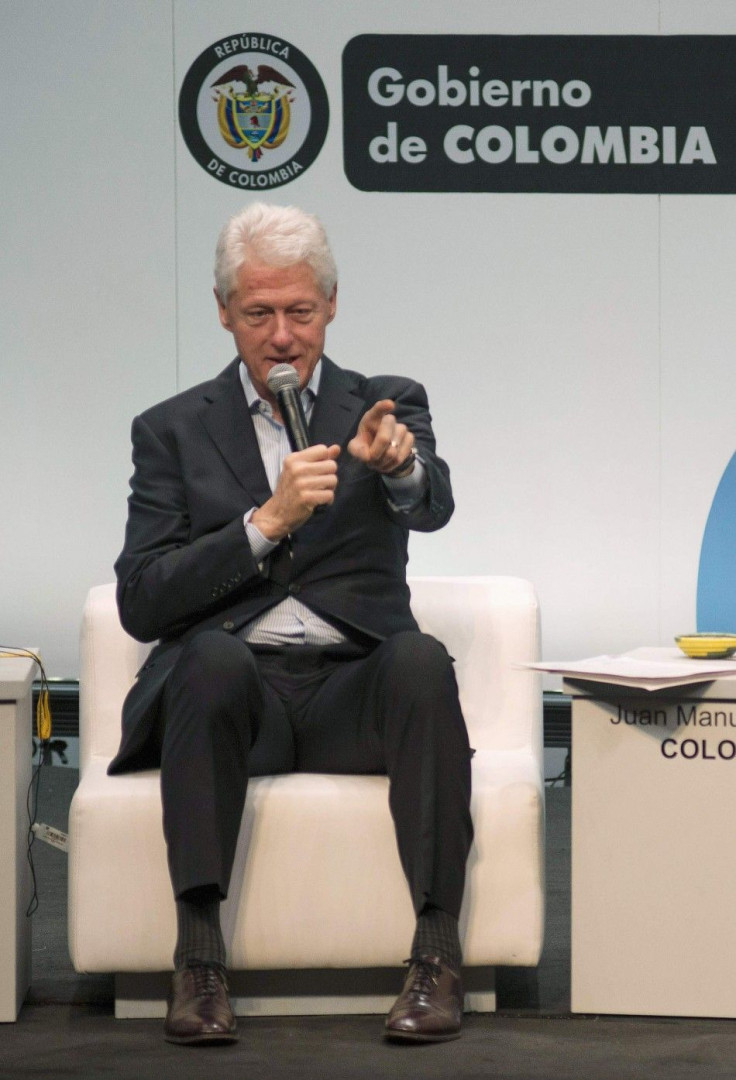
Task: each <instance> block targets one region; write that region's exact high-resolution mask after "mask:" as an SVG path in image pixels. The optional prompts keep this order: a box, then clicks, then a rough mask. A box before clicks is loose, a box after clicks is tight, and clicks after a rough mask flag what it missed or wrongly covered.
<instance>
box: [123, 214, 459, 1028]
mask: <svg viewBox="0 0 736 1080" xmlns="http://www.w3.org/2000/svg"><path fill="white" fill-rule="evenodd" d="M215 282H216V285H215V296H216V299H217V307H218V312H219V317H220V322H221V323H222V325H223V327H224V328H225V329H226V330H228V331H229V332H230V333H231V334H232V336H233V338H234V341H235V345H236V347H237V353H238V355H237V357H236V358H235V360H234V361H233V362H232V363H231V364H230V365H229V366H228V367H227V368H225V370H224V371H223V372H222V373H221V374H220V375H219V376H218V377H217V378H215V379H213V380H212V381H210V382H206V383H203V384H202V385H200V386H197V387H194V388H193V389H191V390H187V391H185V392H184V393H181V394H178V395H177V396H176V397H174V398H171V399H169V400H168V401H165V402H162V403H161V404H159V405H156V406H154V407H153V408H151V409H149V410H147V411H146V412H145V413H143V414H142V415H141V416H139V417H137V418H136V419H135V420H134V422H133V461H134V466H135V471H134V475H133V477H132V479H131V489H132V490H131V495H130V498H129V515H128V524H127V529H126V536H125V545H124V548H123V551H122V553H121V555H120V557H119V559H118V561H117V563H116V566H115V569H116V573H117V577H118V594H117V595H118V605H119V610H120V616H121V620H122V623H123V626H124V627H125V628H126V630H127V631H128V632H129V633H131V634H132V635H133V636H134V637H136V638H138V639H139V640H141V641H153V640H156V639H158V644H157V645H156V647H155V648H154V649H153V651H152V653H151V655H150V657H149V659H148V660H147V662H146V664H145V665H144V667H143V669H142V670H141V672H140V673H139V677H138V679H137V681H136V683H135V685H134V686H133V688H132V689H131V691H130V693H129V695H128V698H127V699H126V702H125V706H124V710H123V737H122V742H121V746H120V750H119V752H118V754H117V756H116V758H115V759H114V761H113V762H112V764H111V765H110V772H111V773H120V772H125V771H130V770H134V769H141V768H151V767H155V766H159V765H160V768H161V793H162V802H163V814H164V833H165V837H166V843H167V851H168V859H169V870H170V875H171V881H172V887H173V890H174V895H175V897H176V907H177V920H178V938H177V945H176V951H175V955H174V968H175V971H174V977H173V980H172V990H171V994H170V998H169V1009H168V1015H167V1019H166V1025H165V1037H166V1038H167V1039H168V1040H169V1041H172V1042H179V1043H204V1042H217V1041H219V1042H222V1041H232V1040H234V1039H235V1038H237V1033H236V1024H235V1020H234V1017H233V1015H232V1011H231V1008H230V1003H229V1001H228V997H227V983H226V979H225V969H226V956H225V946H224V943H223V939H222V934H221V932H220V922H219V905H220V901H221V900H222V898H223V897H225V896H226V895H227V891H228V885H229V880H230V873H231V869H232V863H233V858H234V853H235V844H236V840H237V835H238V829H239V824H240V819H241V815H242V810H243V803H244V800H245V794H246V787H247V783H248V778H249V777H250V776H258V775H264V774H271V773H280V772H293V771H304V772H335V773H383V774H387V775H388V777H389V779H390V796H389V802H390V807H391V812H392V815H393V818H394V822H395V827H396V837H397V843H398V849H399V854H400V857H401V861H402V865H403V868H404V871H405V873H406V877H407V880H408V884H409V888H410V891H411V897H412V901H413V904H414V908H415V911H416V914H417V928H416V933H415V936H414V941H413V944H412V946H411V959H410V966H409V972H408V975H407V978H406V982H405V984H404V988H403V990H402V992H401V994H400V995H399V998H398V999H397V1002H396V1004H395V1005H394V1007H393V1009H392V1010H391V1013H390V1014H389V1017H388V1019H387V1021H386V1034H387V1036H388V1037H389V1038H391V1039H395V1040H409V1041H418V1042H423V1041H440V1040H444V1039H450V1038H456V1037H457V1036H458V1035H459V1033H460V1022H461V1013H462V989H461V983H460V973H459V968H460V963H461V954H460V943H459V936H458V924H457V918H458V913H459V910H460V904H461V900H462V893H463V884H464V874H465V862H466V858H467V853H468V850H469V847H470V843H471V840H472V824H471V820H470V812H469V799H470V755H471V751H470V749H469V746H468V739H467V733H466V729H465V724H464V721H463V717H462V714H461V711H460V706H459V703H458V696H457V686H456V683H455V678H454V673H453V670H452V661H451V658H450V657H449V656H448V654H447V652H446V650H445V649H444V647H443V646H442V645H441V644H440V643H439V642H438V641H436V640H435V639H434V638H432V637H429V636H428V635H426V634H422V633H420V631H419V629H418V627H417V624H416V622H415V620H414V617H413V616H412V613H411V610H410V607H409V590H408V587H407V585H406V579H405V569H406V561H407V541H408V533H409V530H410V529H419V530H422V531H431V530H434V529H437V528H440V527H441V526H442V525H444V524H445V522H446V521H447V520H448V519H449V517H450V515H451V513H452V511H453V501H452V495H451V491H450V484H449V473H448V469H447V466H446V464H445V463H444V462H443V461H442V460H441V459H440V458H439V457H438V456H437V455H436V453H435V441H434V436H433V434H432V429H431V424H430V417H429V411H428V405H427V399H426V395H425V393H424V390H423V388H422V387H421V386H420V385H419V384H417V383H415V382H413V381H411V380H409V379H405V378H399V377H393V376H374V377H370V378H366V377H364V376H362V375H358V374H356V373H355V372H352V371H347V370H344V369H342V368H339V367H338V366H337V365H336V364H334V363H332V361H330V360H329V359H328V358H327V357H326V356H325V355H324V352H323V349H324V340H325V331H326V328H327V325H328V324H329V323H330V322H331V321H332V319H333V318H334V317H335V311H336V303H337V284H336V282H337V274H336V269H335V264H334V260H333V258H332V254H331V252H330V248H329V246H328V243H327V238H326V236H325V233H324V230H323V228H322V226H321V225H320V223H319V222H318V221H317V219H316V218H314V217H312V216H311V215H308V214H305V213H304V212H303V211H301V210H298V209H296V208H294V207H277V206H270V205H265V204H258V203H256V204H253V205H251V206H249V207H247V208H246V209H245V210H244V211H243V212H242V213H240V214H238V215H236V216H235V217H234V218H232V219H231V220H230V221H229V222H228V223H227V224H226V226H225V227H224V229H223V230H222V233H221V235H220V239H219V242H218V245H217V256H216V267H215ZM276 364H289V365H291V366H292V367H293V368H294V370H295V371H296V373H297V375H298V378H299V387H300V391H301V398H302V404H303V407H304V410H305V413H306V417H307V420H308V424H309V434H310V443H311V445H310V446H308V448H307V449H304V450H299V451H295V452H292V451H291V450H290V447H289V444H288V439H287V433H286V431H285V429H284V425H283V423H282V417H281V413H280V411H279V401H278V399H277V398H276V397H275V396H274V394H273V393H272V392H271V390H270V389H269V386H268V381H267V377H268V373H269V371H270V370H271V369H272V368H273V367H274V366H275V365H276ZM318 510H319V512H318V513H317V512H316V511H318ZM376 887H377V888H378V887H379V883H378V882H377V883H376Z"/></svg>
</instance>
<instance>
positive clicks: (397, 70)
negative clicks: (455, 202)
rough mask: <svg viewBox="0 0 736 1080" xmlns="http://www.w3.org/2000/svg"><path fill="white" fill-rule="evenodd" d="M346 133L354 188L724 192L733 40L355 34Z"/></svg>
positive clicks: (730, 137) (734, 86)
mask: <svg viewBox="0 0 736 1080" xmlns="http://www.w3.org/2000/svg"><path fill="white" fill-rule="evenodd" d="M343 133H344V161H345V173H346V175H347V178H348V180H349V181H350V183H351V184H353V185H354V186H355V187H357V188H360V189H361V190H362V191H499V192H502V191H506V192H511V191H540V192H609V193H610V192H631V193H655V194H656V193H669V194H730V193H732V192H735V191H736V37H734V36H718V37H715V36H698V37H694V36H689V37H645V36H637V37H598V36H584V37H582V36H565V37H543V36H534V37H532V36H519V37H511V36H489V35H423V34H363V35H361V36H360V37H355V38H353V39H352V40H351V41H349V42H348V44H347V46H346V47H345V50H344V52H343Z"/></svg>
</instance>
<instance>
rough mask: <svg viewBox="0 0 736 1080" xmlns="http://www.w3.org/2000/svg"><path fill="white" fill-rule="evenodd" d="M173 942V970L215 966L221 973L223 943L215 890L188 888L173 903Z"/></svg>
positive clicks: (217, 895)
mask: <svg viewBox="0 0 736 1080" xmlns="http://www.w3.org/2000/svg"><path fill="white" fill-rule="evenodd" d="M176 923H177V939H176V949H175V951H174V967H175V968H176V970H177V971H181V969H182V968H185V967H190V966H191V965H192V964H215V965H217V966H218V967H219V968H221V969H222V970H223V971H224V970H225V962H226V955H225V942H224V940H223V937H222V930H221V929H220V894H219V890H217V889H191V890H190V891H189V892H188V893H186V894H185V896H184V897H183V898H182V899H180V900H177V901H176Z"/></svg>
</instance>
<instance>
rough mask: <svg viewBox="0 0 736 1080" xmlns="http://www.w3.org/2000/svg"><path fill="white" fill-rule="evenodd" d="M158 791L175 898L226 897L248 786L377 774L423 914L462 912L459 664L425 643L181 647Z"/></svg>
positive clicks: (212, 642) (463, 738)
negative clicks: (203, 892) (213, 889)
mask: <svg viewBox="0 0 736 1080" xmlns="http://www.w3.org/2000/svg"><path fill="white" fill-rule="evenodd" d="M162 725H163V726H162V733H161V792H162V800H163V808H164V833H165V836H166V843H167V848H168V856H169V869H170V873H171V880H172V884H173V887H174V893H175V895H176V896H177V897H180V896H181V895H182V894H183V893H186V892H187V891H188V890H190V889H194V888H199V887H202V886H207V885H210V886H211V885H217V887H218V888H219V890H220V893H221V895H222V896H225V895H227V890H228V885H229V881H230V874H231V870H232V864H233V859H234V855H235V846H236V842H237V837H238V831H239V828H240V820H241V816H242V812H243V804H244V801H245V793H246V787H247V783H248V778H249V776H260V775H267V774H273V773H284V772H322V773H364V774H365V773H374V774H375V773H379V774H385V775H388V777H389V781H390V790H389V805H390V809H391V813H392V815H393V819H394V824H395V828H396V837H397V842H398V848H399V855H400V858H401V863H402V866H403V868H404V872H405V874H406V877H407V880H408V882H409V887H410V889H411V895H412V901H413V904H414V908H415V910H416V912H417V913H418V912H419V911H421V909H422V908H423V907H424V905H425V904H426V903H431V904H433V905H434V906H436V907H439V908H442V910H444V911H447V912H449V913H450V914H452V915H455V916H457V915H458V913H459V911H460V904H461V901H462V894H463V885H464V879H465V862H466V859H467V854H468V850H469V848H470V844H471V841H472V837H473V827H472V824H471V820H470V810H469V802H470V756H471V750H470V748H469V746H468V737H467V732H466V729H465V722H464V720H463V717H462V713H461V711H460V705H459V702H458V695H457V684H456V681H455V675H454V671H453V667H452V661H451V659H450V657H449V656H448V654H447V651H446V650H445V648H444V647H443V646H442V645H441V644H440V643H439V642H438V641H436V640H435V638H433V637H430V636H429V635H427V634H422V633H419V632H402V633H399V634H396V635H395V636H393V637H390V638H388V639H387V640H385V641H383V642H381V643H379V644H378V645H376V646H375V647H374V648H372V650H371V651H368V652H366V649H365V648H363V647H361V646H357V645H353V644H352V643H347V644H345V645H341V646H325V647H315V646H302V645H295V646H286V647H284V648H282V649H259V648H258V646H248V645H246V644H245V643H244V642H243V641H241V640H240V639H239V638H237V637H232V636H231V635H229V634H226V633H224V632H223V631H220V630H212V631H205V632H203V633H202V634H199V635H197V636H196V637H194V638H193V639H192V640H191V641H190V642H189V643H188V644H187V645H186V646H185V648H184V650H183V652H182V654H181V656H180V657H179V659H178V661H177V663H176V665H175V667H174V668H173V670H172V672H171V675H170V677H169V680H168V682H167V685H166V689H165V692H164V699H163V708H162Z"/></svg>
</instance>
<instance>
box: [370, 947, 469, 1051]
mask: <svg viewBox="0 0 736 1080" xmlns="http://www.w3.org/2000/svg"><path fill="white" fill-rule="evenodd" d="M462 1017H463V988H462V983H461V981H460V973H459V972H458V971H453V969H452V968H451V967H448V965H447V964H444V963H443V962H442V961H441V960H440V958H439V957H438V956H422V957H420V958H419V959H418V960H412V961H411V963H410V965H409V974H408V975H407V976H406V981H405V983H404V989H403V990H402V991H401V993H400V994H399V996H398V998H397V999H396V1001H395V1003H394V1006H393V1008H392V1009H391V1012H390V1013H389V1014H388V1017H387V1019H386V1038H387V1039H391V1040H392V1041H396V1042H399V1041H400V1042H444V1041H445V1040H446V1039H459V1038H460V1024H461V1023H462Z"/></svg>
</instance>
